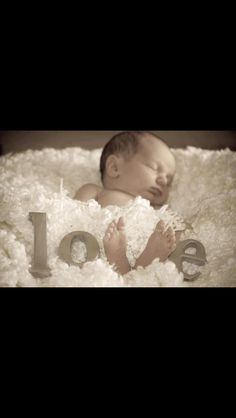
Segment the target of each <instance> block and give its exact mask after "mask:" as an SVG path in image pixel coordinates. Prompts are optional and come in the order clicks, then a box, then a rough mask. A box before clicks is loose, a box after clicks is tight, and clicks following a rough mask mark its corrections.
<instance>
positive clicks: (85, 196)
mask: <svg viewBox="0 0 236 418" xmlns="http://www.w3.org/2000/svg"><path fill="white" fill-rule="evenodd" d="M100 189H101V188H100V187H99V186H97V185H96V184H85V185H84V186H82V187H81V188H80V189H79V190H78V191H77V192H76V194H75V196H74V199H77V200H80V201H81V202H87V200H89V199H95V200H96V197H97V195H98V192H99V190H100Z"/></svg>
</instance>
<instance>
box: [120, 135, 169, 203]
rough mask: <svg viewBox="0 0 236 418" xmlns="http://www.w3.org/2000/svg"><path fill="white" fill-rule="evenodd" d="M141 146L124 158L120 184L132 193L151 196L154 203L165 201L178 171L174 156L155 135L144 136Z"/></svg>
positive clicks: (150, 198)
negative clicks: (128, 158)
mask: <svg viewBox="0 0 236 418" xmlns="http://www.w3.org/2000/svg"><path fill="white" fill-rule="evenodd" d="M140 145H141V146H140V150H139V151H138V152H137V153H136V154H135V155H134V156H133V157H132V158H131V159H130V160H128V161H125V160H124V161H123V163H122V167H121V174H120V179H119V182H120V185H119V187H120V186H121V188H122V189H123V190H124V191H126V192H128V193H130V194H132V195H133V196H142V197H143V198H145V199H148V200H149V201H150V202H151V204H152V205H153V206H159V205H163V204H164V203H165V202H166V201H167V199H168V196H169V190H170V186H171V183H172V180H173V178H174V174H175V159H174V156H173V154H172V153H171V151H170V150H169V148H168V147H167V146H166V145H165V144H164V143H162V142H159V141H158V140H157V139H156V138H153V137H149V138H146V139H145V138H144V139H142V140H141V143H140Z"/></svg>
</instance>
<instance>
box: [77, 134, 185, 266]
mask: <svg viewBox="0 0 236 418" xmlns="http://www.w3.org/2000/svg"><path fill="white" fill-rule="evenodd" d="M100 171H101V179H102V184H103V187H99V186H98V185H95V184H86V185H84V186H82V187H81V188H80V189H79V190H78V192H77V193H76V195H75V199H78V200H80V201H87V200H89V199H95V200H96V201H97V202H98V203H99V204H100V205H101V207H106V206H110V205H116V206H125V205H126V204H127V203H128V202H129V201H130V200H131V199H135V198H136V197H137V196H141V197H142V198H144V199H147V200H149V202H150V204H151V205H152V206H153V207H154V208H155V209H159V208H160V207H161V206H162V205H163V204H164V203H165V202H166V201H167V199H168V195H169V190H170V186H171V183H172V181H173V178H174V174H175V158H174V156H173V154H172V152H171V151H170V149H169V147H168V146H167V145H166V144H165V143H164V142H163V141H162V140H161V139H159V138H158V137H156V136H155V135H154V134H151V133H146V132H122V133H120V134H118V135H116V136H114V137H113V138H112V139H111V140H110V141H109V142H108V143H107V144H106V145H105V147H104V149H103V152H102V155H101V161H100ZM177 234H179V233H175V232H174V231H173V229H172V228H171V227H169V228H168V229H167V230H165V224H164V222H163V221H160V222H158V224H157V225H156V228H155V230H154V232H153V234H152V235H151V236H150V238H149V240H148V243H147V246H146V248H145V249H144V251H143V253H142V254H141V255H140V256H139V258H138V259H137V260H136V264H135V266H134V268H136V267H138V266H142V267H146V266H147V265H149V264H150V263H151V262H152V261H153V260H154V259H155V258H159V259H160V261H165V260H166V259H167V258H168V256H169V255H170V254H171V253H172V252H173V251H174V250H175V248H176V239H178V238H179V235H177ZM103 244H104V249H105V252H106V256H107V259H108V261H109V263H110V264H115V266H116V268H117V270H118V272H119V273H120V274H126V273H128V271H130V270H131V267H130V264H129V261H128V259H127V256H126V234H125V221H124V219H123V218H122V217H121V218H120V219H119V220H118V222H115V221H113V222H112V223H111V224H110V225H109V227H108V229H107V231H106V233H105V236H104V239H103Z"/></svg>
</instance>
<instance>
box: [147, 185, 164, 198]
mask: <svg viewBox="0 0 236 418" xmlns="http://www.w3.org/2000/svg"><path fill="white" fill-rule="evenodd" d="M150 192H151V193H152V194H153V195H154V196H155V197H159V196H161V195H162V194H163V191H162V190H161V189H159V188H157V187H152V188H151V189H150Z"/></svg>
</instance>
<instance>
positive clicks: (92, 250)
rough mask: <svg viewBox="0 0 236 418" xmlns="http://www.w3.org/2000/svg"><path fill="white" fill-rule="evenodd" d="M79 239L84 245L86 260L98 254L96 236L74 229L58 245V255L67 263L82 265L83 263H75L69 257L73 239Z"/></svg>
mask: <svg viewBox="0 0 236 418" xmlns="http://www.w3.org/2000/svg"><path fill="white" fill-rule="evenodd" d="M75 240H79V241H81V242H83V243H84V244H85V245H86V249H87V258H86V261H85V262H87V261H93V260H94V259H95V258H96V257H97V255H100V248H99V245H98V242H97V240H96V238H95V237H94V236H93V235H92V234H89V233H88V232H84V231H74V232H71V233H70V234H67V235H66V236H65V237H64V238H63V239H62V240H61V243H60V246H59V257H60V258H61V259H62V260H63V261H65V262H66V263H67V264H69V265H73V266H79V267H82V266H83V264H84V263H76V262H74V261H73V260H72V257H71V246H72V244H73V241H75Z"/></svg>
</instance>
